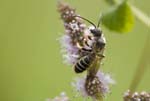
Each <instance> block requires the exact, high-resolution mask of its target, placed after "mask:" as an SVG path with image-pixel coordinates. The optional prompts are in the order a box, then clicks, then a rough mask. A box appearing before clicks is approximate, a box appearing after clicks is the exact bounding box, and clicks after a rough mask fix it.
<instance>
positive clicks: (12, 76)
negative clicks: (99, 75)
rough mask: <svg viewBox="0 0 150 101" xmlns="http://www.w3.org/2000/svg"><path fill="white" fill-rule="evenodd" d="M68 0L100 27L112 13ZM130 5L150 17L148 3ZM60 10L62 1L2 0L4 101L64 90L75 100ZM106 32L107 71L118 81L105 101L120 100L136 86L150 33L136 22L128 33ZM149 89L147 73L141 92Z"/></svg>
mask: <svg viewBox="0 0 150 101" xmlns="http://www.w3.org/2000/svg"><path fill="white" fill-rule="evenodd" d="M64 1H67V2H69V3H70V5H72V6H73V7H75V8H76V9H77V12H78V13H79V14H81V15H82V16H83V17H86V18H88V19H90V20H92V21H93V22H95V23H96V22H97V20H98V16H99V13H100V11H106V10H107V8H108V5H107V4H106V3H105V2H104V1H103V0H88V1H87V0H82V1H81V0H64ZM131 2H132V3H133V4H135V5H136V6H137V7H139V8H140V9H141V10H143V11H144V12H145V13H146V14H150V10H149V9H150V7H149V4H150V1H149V0H144V1H140V0H132V1H131ZM56 5H57V0H0V101H45V99H46V98H53V97H55V96H56V95H59V94H60V92H62V91H66V93H67V94H68V95H69V96H70V97H73V96H74V94H75V93H74V92H73V90H72V87H71V86H70V82H71V81H72V80H73V78H74V77H75V76H76V74H75V73H74V71H73V70H72V68H71V67H70V66H67V65H65V64H63V60H62V54H61V53H60V44H59V42H58V41H57V39H58V38H59V37H60V36H61V35H62V33H63V32H64V28H63V24H62V22H61V20H60V15H59V14H58V12H57V10H56V9H57V8H56ZM102 28H103V32H104V33H105V36H106V39H107V49H106V58H105V61H104V66H103V71H105V72H107V73H110V74H112V76H113V78H114V79H115V80H116V82H117V83H116V85H115V86H113V87H112V92H111V94H109V95H108V96H107V99H106V100H107V101H121V100H122V94H123V92H124V91H126V90H127V89H128V88H129V85H130V84H131V81H132V79H133V75H134V72H135V70H136V67H137V64H138V61H139V59H140V56H141V53H142V51H143V47H144V44H145V41H146V38H147V35H148V34H149V31H148V28H147V27H146V26H145V25H144V24H143V23H141V22H139V21H137V20H136V21H135V27H134V29H133V30H132V31H131V32H130V33H127V34H116V33H115V32H111V31H109V30H107V29H106V28H104V27H103V26H102ZM149 85H150V69H149V68H148V69H147V71H146V72H145V74H144V76H143V79H142V81H141V82H140V85H139V86H138V89H137V90H138V91H141V90H146V91H150V87H149ZM79 99H81V98H77V99H73V101H78V100H79ZM81 101H82V99H81Z"/></svg>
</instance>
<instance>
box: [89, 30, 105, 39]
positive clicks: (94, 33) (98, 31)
mask: <svg viewBox="0 0 150 101" xmlns="http://www.w3.org/2000/svg"><path fill="white" fill-rule="evenodd" d="M90 31H91V33H92V34H93V35H94V36H96V37H101V34H102V32H101V31H100V30H99V29H91V30H90Z"/></svg>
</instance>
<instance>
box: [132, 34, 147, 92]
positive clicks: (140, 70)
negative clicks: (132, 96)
mask: <svg viewBox="0 0 150 101" xmlns="http://www.w3.org/2000/svg"><path fill="white" fill-rule="evenodd" d="M149 46H150V34H148V37H147V40H146V43H145V46H144V50H143V53H142V56H141V58H140V60H139V62H138V66H137V70H136V71H135V74H134V78H133V80H132V82H131V85H130V90H131V91H132V92H134V91H135V90H136V88H137V86H138V85H139V83H140V81H141V80H142V77H143V75H144V73H145V71H146V69H147V67H148V66H147V65H148V63H149V60H150V59H149V58H150V47H149Z"/></svg>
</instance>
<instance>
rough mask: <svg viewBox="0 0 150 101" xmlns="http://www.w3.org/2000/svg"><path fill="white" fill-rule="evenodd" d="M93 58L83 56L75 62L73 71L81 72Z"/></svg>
mask: <svg viewBox="0 0 150 101" xmlns="http://www.w3.org/2000/svg"><path fill="white" fill-rule="evenodd" d="M92 61H93V58H92V57H91V56H90V55H87V56H84V57H83V58H81V59H80V60H79V61H78V62H77V63H76V64H75V67H74V69H75V72H76V73H81V72H83V71H85V70H86V69H87V68H88V67H89V66H90V65H91V63H92Z"/></svg>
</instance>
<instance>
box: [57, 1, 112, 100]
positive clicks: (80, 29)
mask: <svg viewBox="0 0 150 101" xmlns="http://www.w3.org/2000/svg"><path fill="white" fill-rule="evenodd" d="M58 11H59V13H60V15H61V19H62V21H63V24H64V27H65V34H64V35H63V36H62V37H61V38H60V43H61V45H62V49H63V51H62V52H63V53H65V55H63V57H64V60H65V62H66V63H68V64H70V65H72V66H73V65H75V64H76V63H77V62H78V65H77V69H78V70H79V71H80V70H82V69H83V70H85V67H83V65H84V66H89V65H88V64H89V63H91V64H90V66H89V67H88V68H89V69H88V70H87V75H86V76H84V77H83V78H78V79H77V80H76V82H75V83H73V86H75V88H76V89H77V91H79V92H80V93H81V95H83V97H88V96H90V97H92V98H93V99H96V100H97V99H102V98H103V97H104V96H105V95H106V93H108V92H109V91H110V89H109V85H110V84H114V81H113V80H112V79H111V78H110V76H109V75H106V74H104V73H103V72H101V71H99V65H100V64H101V62H102V59H103V58H104V55H103V52H104V49H105V47H103V46H105V43H106V41H105V37H104V35H103V34H102V35H100V36H101V37H100V38H99V37H97V36H98V35H97V36H96V35H95V36H94V35H93V34H91V29H93V27H91V26H90V27H87V26H86V24H85V23H84V22H83V19H82V17H79V15H78V14H76V12H75V9H74V8H72V7H70V6H69V5H68V4H65V3H61V2H59V4H58ZM84 20H85V19H84ZM94 28H95V26H94ZM99 33H101V32H100V31H99ZM96 41H98V43H97V44H95V43H96ZM100 42H101V43H100ZM102 42H104V45H103V43H102ZM100 46H102V47H100ZM93 47H96V48H93ZM97 48H98V49H97ZM101 48H102V49H101ZM100 49H101V50H100ZM91 51H92V52H93V53H94V52H95V51H96V52H99V53H100V54H98V55H100V56H98V55H97V53H94V55H93V54H92V53H91ZM89 54H90V55H89ZM91 54H92V55H91ZM85 56H87V57H85ZM83 57H84V59H85V60H84V59H83ZM90 59H91V60H90ZM91 61H92V62H91ZM74 68H75V67H74Z"/></svg>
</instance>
